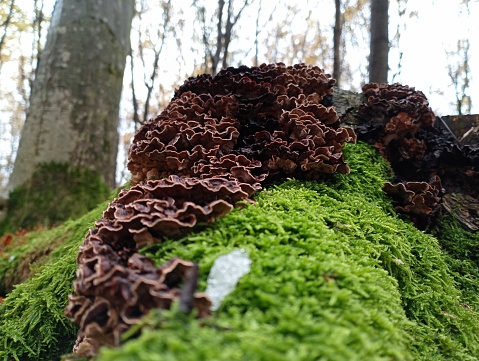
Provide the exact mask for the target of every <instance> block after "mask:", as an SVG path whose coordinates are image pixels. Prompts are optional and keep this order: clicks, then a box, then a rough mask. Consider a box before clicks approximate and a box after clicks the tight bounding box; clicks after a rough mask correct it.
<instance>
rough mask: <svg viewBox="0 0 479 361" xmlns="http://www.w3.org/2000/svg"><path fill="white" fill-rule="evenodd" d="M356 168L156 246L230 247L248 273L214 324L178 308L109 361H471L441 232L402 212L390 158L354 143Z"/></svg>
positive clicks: (198, 251) (215, 251)
mask: <svg viewBox="0 0 479 361" xmlns="http://www.w3.org/2000/svg"><path fill="white" fill-rule="evenodd" d="M347 159H348V162H349V163H350V165H351V168H352V171H351V174H350V175H337V176H335V177H333V179H330V180H328V181H325V182H322V183H315V182H297V181H294V180H292V181H288V182H286V183H284V184H282V185H280V186H277V187H274V188H272V189H269V190H267V191H263V192H261V193H260V194H259V195H258V197H257V201H258V205H257V206H250V207H247V208H246V209H243V210H235V211H234V212H233V213H232V214H230V215H229V216H227V217H225V218H223V219H220V220H218V221H217V222H216V223H215V224H214V225H212V226H211V227H209V228H208V229H205V230H204V231H202V232H199V233H197V234H195V235H191V236H189V237H185V238H182V239H180V240H176V241H174V240H170V241H168V242H165V243H164V244H162V245H155V246H152V247H149V248H147V249H146V250H145V252H146V253H147V254H148V255H150V256H152V257H154V258H155V259H156V260H157V262H158V263H162V262H165V261H166V260H168V259H169V258H170V257H173V256H180V257H184V258H186V259H191V260H195V261H198V262H199V264H200V266H201V271H202V275H203V276H202V280H201V283H200V287H202V288H204V287H205V282H206V275H207V274H208V272H209V269H210V267H211V266H212V264H213V261H214V260H215V259H216V258H217V257H218V256H219V255H222V254H225V253H227V252H229V251H231V250H232V249H235V248H244V249H245V250H247V251H248V252H249V254H250V257H251V259H252V260H253V264H252V269H251V271H250V272H249V273H248V274H247V275H246V276H244V277H243V278H242V279H241V281H240V283H239V285H238V287H237V288H236V289H235V291H234V292H233V293H232V294H231V295H229V296H228V297H227V298H226V299H225V301H224V303H223V305H222V307H221V308H220V310H219V311H218V312H217V313H215V315H214V317H213V318H212V320H210V321H208V322H211V323H213V325H206V326H204V325H203V326H202V321H196V320H193V319H186V320H185V319H182V318H181V317H178V315H177V314H176V313H175V312H174V311H173V312H170V313H164V314H163V315H160V316H158V315H156V316H153V317H152V320H153V321H151V322H150V323H149V324H147V325H146V326H145V327H144V331H143V333H142V335H141V336H140V337H139V338H138V339H135V340H131V341H129V342H126V344H125V345H124V346H123V347H121V348H119V349H104V350H103V351H102V353H101V356H100V357H99V358H98V359H99V360H101V361H107V360H131V359H135V360H153V359H161V360H369V359H371V360H476V359H477V358H476V355H477V354H479V340H478V335H479V315H478V313H477V311H475V310H471V309H466V308H464V307H463V306H462V302H463V299H464V296H463V294H462V292H461V289H460V287H457V285H456V284H455V282H454V278H453V277H452V276H451V275H450V273H449V269H448V265H447V264H446V258H445V257H443V255H442V251H441V248H440V246H439V244H438V241H437V239H435V238H434V237H432V236H430V235H426V234H424V233H422V232H420V231H418V230H417V229H416V228H414V227H413V225H412V224H410V223H409V222H408V221H406V222H405V221H403V220H401V219H399V218H398V217H397V216H396V215H395V214H394V212H393V210H392V206H391V204H390V200H389V199H388V198H387V196H385V195H384V193H383V192H382V191H381V187H382V184H383V182H384V181H385V180H386V178H387V177H388V174H390V173H389V167H388V166H387V164H385V162H384V161H383V160H382V159H380V158H379V157H378V155H377V154H376V152H375V151H374V150H373V149H371V148H370V147H368V146H366V145H364V144H359V145H356V146H349V147H348V149H347Z"/></svg>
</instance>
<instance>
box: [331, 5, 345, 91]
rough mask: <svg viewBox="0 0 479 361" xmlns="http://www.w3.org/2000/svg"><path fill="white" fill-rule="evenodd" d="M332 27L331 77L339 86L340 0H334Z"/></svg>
mask: <svg viewBox="0 0 479 361" xmlns="http://www.w3.org/2000/svg"><path fill="white" fill-rule="evenodd" d="M334 7H335V14H334V28H333V78H335V79H336V84H337V85H338V86H339V81H340V78H341V38H342V37H341V33H342V30H343V15H342V13H341V0H334Z"/></svg>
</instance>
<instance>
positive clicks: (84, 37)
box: [8, 0, 134, 190]
mask: <svg viewBox="0 0 479 361" xmlns="http://www.w3.org/2000/svg"><path fill="white" fill-rule="evenodd" d="M133 15H134V0H115V1H111V0H57V2H56V5H55V9H54V12H53V18H52V22H51V25H50V29H49V31H48V36H47V42H46V45H45V49H44V51H43V53H42V56H41V58H40V63H39V67H38V71H37V75H36V79H35V81H34V84H33V89H32V94H31V101H30V108H29V111H28V113H27V117H26V121H25V125H24V128H23V130H22V137H21V140H20V145H19V149H18V153H17V157H16V160H15V164H14V169H13V173H12V174H11V176H10V179H9V184H8V190H13V189H14V188H15V187H17V186H19V185H22V184H23V183H25V182H26V181H28V180H29V179H30V178H31V176H32V174H33V173H34V171H35V169H36V167H37V165H39V164H40V163H45V162H58V163H68V164H69V165H70V166H72V167H76V168H88V169H90V170H93V171H95V172H97V173H98V174H100V175H101V176H102V178H103V180H104V181H105V182H106V183H107V184H108V185H109V186H111V187H113V186H114V185H115V169H116V155H117V146H118V132H117V127H118V112H119V103H120V97H121V90H122V83H123V72H124V69H125V63H126V56H127V54H128V53H129V50H130V28H131V22H132V19H133Z"/></svg>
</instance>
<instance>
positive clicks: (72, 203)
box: [0, 162, 110, 234]
mask: <svg viewBox="0 0 479 361" xmlns="http://www.w3.org/2000/svg"><path fill="white" fill-rule="evenodd" d="M109 195H110V189H108V187H107V186H106V184H105V183H103V181H102V180H101V177H100V176H99V175H98V174H97V173H95V172H93V171H91V170H88V169H75V168H72V167H70V166H69V165H67V164H62V163H54V162H52V163H44V164H41V165H39V166H38V169H37V170H36V171H35V173H34V174H33V176H32V179H31V180H29V181H28V182H27V183H26V184H24V185H22V186H20V187H17V188H16V189H14V190H13V191H12V192H10V195H9V199H8V207H7V214H6V218H5V220H4V221H2V222H0V234H3V233H5V232H14V231H16V230H17V229H19V228H24V229H31V228H33V227H34V226H38V225H42V226H46V227H50V226H52V225H55V224H58V223H59V222H62V221H65V220H67V219H69V218H78V217H80V216H82V215H83V214H85V213H86V212H88V211H90V210H92V209H93V208H94V207H95V206H96V205H97V204H98V203H100V202H103V201H105V200H106V199H107V198H108V196H109ZM80 199H81V201H80V202H79V201H78V200H80Z"/></svg>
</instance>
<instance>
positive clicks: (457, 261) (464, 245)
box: [434, 214, 479, 311]
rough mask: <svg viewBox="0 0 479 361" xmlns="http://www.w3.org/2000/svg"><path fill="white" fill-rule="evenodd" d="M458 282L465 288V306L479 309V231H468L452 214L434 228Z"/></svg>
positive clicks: (444, 217) (443, 218)
mask: <svg viewBox="0 0 479 361" xmlns="http://www.w3.org/2000/svg"><path fill="white" fill-rule="evenodd" d="M434 233H435V234H436V236H437V237H438V239H439V241H440V243H441V246H442V248H443V250H444V257H445V259H446V262H447V264H448V266H449V268H450V270H451V274H452V276H453V277H454V280H455V281H456V283H457V284H458V285H459V286H460V288H461V289H462V290H463V294H464V307H466V308H472V309H474V310H475V311H479V232H475V233H472V232H468V231H466V230H465V229H464V228H463V227H462V226H461V225H460V223H459V222H458V221H457V220H456V219H455V218H454V217H453V216H451V215H450V214H448V215H445V216H443V217H442V219H441V221H440V222H439V224H438V226H437V227H436V229H435V230H434Z"/></svg>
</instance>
